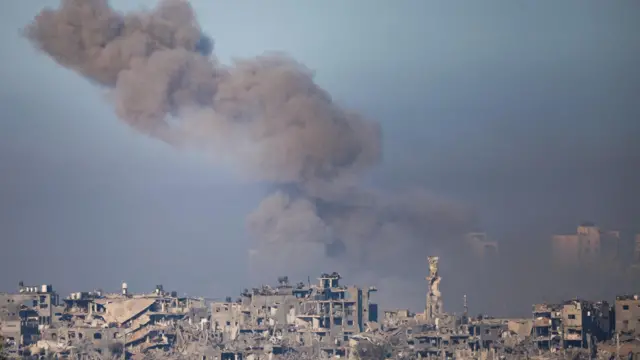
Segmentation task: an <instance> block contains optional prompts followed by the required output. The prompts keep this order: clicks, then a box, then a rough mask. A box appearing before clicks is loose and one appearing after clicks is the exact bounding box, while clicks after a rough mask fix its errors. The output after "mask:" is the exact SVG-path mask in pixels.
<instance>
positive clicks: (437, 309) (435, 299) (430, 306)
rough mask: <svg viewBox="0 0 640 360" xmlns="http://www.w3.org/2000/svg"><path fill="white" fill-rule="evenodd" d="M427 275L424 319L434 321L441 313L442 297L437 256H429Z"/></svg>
mask: <svg viewBox="0 0 640 360" xmlns="http://www.w3.org/2000/svg"><path fill="white" fill-rule="evenodd" d="M428 260H429V276H427V278H426V280H427V284H428V289H427V304H426V308H425V311H424V316H425V320H426V321H427V322H429V323H436V320H437V319H438V318H439V317H440V315H441V314H442V298H441V297H440V295H441V294H440V289H439V287H440V280H441V278H440V275H439V274H438V257H437V256H429V257H428Z"/></svg>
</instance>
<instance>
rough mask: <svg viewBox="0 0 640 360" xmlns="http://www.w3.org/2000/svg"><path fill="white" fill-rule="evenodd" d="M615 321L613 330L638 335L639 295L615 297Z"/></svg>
mask: <svg viewBox="0 0 640 360" xmlns="http://www.w3.org/2000/svg"><path fill="white" fill-rule="evenodd" d="M615 323H616V325H615V330H616V332H618V333H620V334H628V335H633V336H638V335H640V296H638V295H621V296H617V297H616V303H615Z"/></svg>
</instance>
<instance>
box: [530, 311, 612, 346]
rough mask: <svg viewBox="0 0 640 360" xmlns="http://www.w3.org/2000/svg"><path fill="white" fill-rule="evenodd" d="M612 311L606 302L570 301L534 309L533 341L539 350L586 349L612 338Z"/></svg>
mask: <svg viewBox="0 0 640 360" xmlns="http://www.w3.org/2000/svg"><path fill="white" fill-rule="evenodd" d="M612 319H613V309H612V308H611V306H610V305H609V304H608V303H607V302H606V301H603V302H590V301H584V300H569V301H565V302H563V303H561V304H537V305H534V306H533V329H532V335H533V341H534V342H535V343H536V345H537V347H538V348H539V349H546V350H551V349H566V348H587V347H589V346H590V344H594V343H595V342H597V341H605V340H609V339H611V337H612V336H613V322H612Z"/></svg>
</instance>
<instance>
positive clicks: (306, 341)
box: [211, 273, 378, 356]
mask: <svg viewBox="0 0 640 360" xmlns="http://www.w3.org/2000/svg"><path fill="white" fill-rule="evenodd" d="M340 280H341V277H340V274H338V273H332V274H322V275H321V276H320V277H319V278H318V283H317V285H305V284H304V283H298V284H297V285H295V286H292V285H290V284H289V281H288V278H287V277H284V276H283V277H280V278H279V279H278V282H279V284H278V286H277V287H275V288H272V287H270V286H263V287H261V288H256V289H253V290H252V291H248V290H245V291H244V292H243V293H242V294H241V298H240V299H239V300H238V301H236V302H229V301H225V302H216V303H213V304H212V311H211V323H212V326H213V327H214V329H216V330H218V331H220V332H221V334H222V338H223V339H224V340H225V341H235V340H238V339H247V338H251V337H252V336H253V335H256V334H267V333H273V335H275V336H278V337H286V338H289V339H290V340H291V341H292V342H293V343H294V344H296V345H297V346H299V347H311V346H318V344H319V345H320V347H321V349H322V351H323V352H325V353H326V354H328V355H341V356H344V355H345V354H346V352H347V350H348V341H349V339H350V337H351V336H352V335H353V334H357V333H360V332H363V331H364V330H365V328H366V324H367V323H369V322H377V321H378V309H377V305H376V304H374V303H372V302H371V294H372V293H373V292H375V291H376V289H374V288H369V289H366V290H365V289H361V288H358V287H355V286H342V285H341V284H340ZM228 300H230V299H228ZM256 350H258V349H256ZM260 350H263V349H260Z"/></svg>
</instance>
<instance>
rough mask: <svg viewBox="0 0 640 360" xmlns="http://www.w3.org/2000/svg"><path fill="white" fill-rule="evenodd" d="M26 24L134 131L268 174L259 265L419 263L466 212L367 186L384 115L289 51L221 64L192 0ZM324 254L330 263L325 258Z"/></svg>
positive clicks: (403, 267) (75, 8)
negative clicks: (372, 114)
mask: <svg viewBox="0 0 640 360" xmlns="http://www.w3.org/2000/svg"><path fill="white" fill-rule="evenodd" d="M25 34H26V36H27V37H28V39H30V40H31V42H32V43H33V44H34V45H35V46H36V47H38V48H39V49H40V50H42V51H43V52H44V53H46V54H48V55H49V56H50V57H51V58H52V59H54V60H55V61H56V62H57V63H59V64H60V65H62V66H64V67H66V68H69V69H72V70H74V71H76V72H77V73H79V74H82V75H83V76H84V77H86V78H88V79H89V80H91V81H93V82H95V83H96V84H98V85H101V86H103V87H107V88H109V89H111V90H112V91H111V99H112V101H113V102H114V106H115V109H116V112H117V114H118V116H119V117H120V118H122V119H123V120H124V121H125V122H127V123H128V124H129V125H130V126H132V127H133V128H135V129H137V130H139V131H140V132H142V133H144V134H148V135H150V136H153V137H156V138H158V139H161V140H163V141H166V142H169V143H171V144H173V145H175V146H195V147H201V148H203V149H204V150H206V151H210V152H212V153H214V154H216V158H218V159H221V160H223V161H224V162H225V163H226V164H227V165H229V166H231V167H232V168H233V169H234V170H240V173H241V174H249V175H250V176H251V177H252V178H253V179H254V180H256V181H258V182H261V183H270V184H274V186H275V188H276V191H275V192H274V193H272V194H271V195H269V196H268V197H267V198H266V199H265V200H264V201H263V202H262V204H260V206H259V207H258V208H257V209H256V210H255V212H254V213H252V214H251V215H250V217H249V221H248V223H249V228H250V230H251V231H252V233H253V234H255V235H256V238H257V239H258V240H259V241H258V243H257V244H256V248H257V251H255V252H254V253H253V254H254V255H255V256H254V260H255V261H256V263H260V260H261V261H262V262H263V263H265V264H264V267H263V268H262V270H260V273H261V274H262V273H265V274H269V275H270V276H271V275H272V274H273V273H274V272H275V271H281V270H286V271H287V272H291V270H293V269H297V270H299V271H300V272H301V273H307V272H308V271H310V270H311V269H313V270H315V269H316V268H320V267H322V268H323V270H330V269H326V267H327V266H330V265H328V264H332V265H335V266H337V267H339V268H340V269H343V270H345V271H349V272H350V273H361V274H367V273H375V274H377V275H378V277H379V276H380V275H383V276H402V275H403V274H406V273H407V272H409V271H419V272H418V273H424V271H425V267H426V266H425V263H426V260H425V258H426V256H427V254H428V253H429V252H433V251H438V250H437V249H443V248H445V247H447V246H450V244H448V241H449V240H450V239H453V238H455V237H456V235H457V234H459V233H461V232H462V231H464V229H465V228H466V227H467V226H468V224H469V223H470V222H471V221H472V219H471V217H470V216H469V214H468V211H467V210H466V209H465V208H464V207H462V206H460V205H458V204H454V203H452V202H449V201H446V200H443V199H439V198H438V197H436V196H434V195H432V194H428V193H427V192H425V191H420V190H417V191H413V190H412V191H408V192H406V193H405V194H401V195H389V194H384V193H380V192H378V191H376V190H371V189H367V188H365V187H363V186H362V185H361V178H362V176H363V175H364V174H365V173H366V171H367V170H368V169H370V168H371V167H373V166H375V165H376V164H378V163H379V161H380V160H381V131H380V128H379V125H378V124H377V123H374V122H371V121H367V120H365V119H362V118H361V117H359V116H358V115H357V114H353V113H350V112H348V111H346V110H344V109H342V108H340V107H339V106H337V105H336V104H335V103H334V102H333V101H332V99H331V97H330V95H329V94H328V93H327V92H326V91H324V90H323V89H321V88H320V87H319V86H318V85H316V83H315V82H314V80H313V72H312V71H310V70H309V69H307V68H305V67H304V66H303V65H301V64H299V63H298V62H296V61H295V60H293V59H291V58H289V57H287V56H286V55H284V54H279V53H271V54H264V55H262V56H258V57H256V58H252V59H243V60H238V61H236V62H235V63H234V64H232V65H231V66H224V65H221V64H219V63H218V61H217V60H216V58H215V56H214V55H213V53H212V51H213V41H212V40H211V39H210V38H209V37H207V36H206V35H204V34H203V33H202V30H201V29H200V27H199V25H198V23H197V21H196V17H195V14H194V12H193V10H192V8H191V6H190V5H189V3H188V2H186V1H179V0H175V1H162V2H161V3H160V4H159V5H158V6H157V7H156V8H154V9H151V10H149V11H140V12H134V13H128V14H121V13H119V12H117V11H115V10H113V9H112V8H111V7H110V6H109V4H108V2H107V1H106V0H63V1H62V4H61V6H60V7H59V8H58V9H45V10H43V11H42V12H41V13H40V14H38V15H37V16H36V18H35V20H34V21H33V23H31V24H30V25H29V26H28V27H27V28H26V29H25ZM301 252H304V253H301ZM307 254H308V255H307ZM294 255H297V256H294ZM311 255H316V256H318V257H320V258H319V259H318V260H317V261H316V260H314V259H313V257H312V256H311ZM325 258H326V259H332V261H333V263H327V264H324V265H323V264H321V263H320V261H323V260H322V259H325ZM320 265H323V266H320ZM280 267H282V268H280ZM274 269H277V270H274ZM375 277H376V276H371V275H367V276H364V275H363V277H362V278H369V279H374V278H375Z"/></svg>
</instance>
